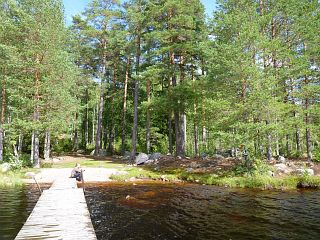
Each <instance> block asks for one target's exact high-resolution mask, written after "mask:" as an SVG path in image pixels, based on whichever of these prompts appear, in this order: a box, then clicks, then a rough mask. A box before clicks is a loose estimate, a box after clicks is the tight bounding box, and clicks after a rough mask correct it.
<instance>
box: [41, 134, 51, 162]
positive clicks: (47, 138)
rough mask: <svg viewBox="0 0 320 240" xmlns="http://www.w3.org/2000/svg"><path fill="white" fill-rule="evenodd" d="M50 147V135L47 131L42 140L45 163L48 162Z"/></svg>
mask: <svg viewBox="0 0 320 240" xmlns="http://www.w3.org/2000/svg"><path fill="white" fill-rule="evenodd" d="M50 146H51V134H50V131H49V130H47V131H46V134H45V139H44V151H43V155H44V159H45V160H46V161H49V160H50Z"/></svg>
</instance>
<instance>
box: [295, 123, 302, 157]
mask: <svg viewBox="0 0 320 240" xmlns="http://www.w3.org/2000/svg"><path fill="white" fill-rule="evenodd" d="M296 150H297V152H298V153H299V154H300V153H301V142H300V129H299V128H298V127H297V128H296Z"/></svg>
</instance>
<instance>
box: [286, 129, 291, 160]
mask: <svg viewBox="0 0 320 240" xmlns="http://www.w3.org/2000/svg"><path fill="white" fill-rule="evenodd" d="M286 150H287V156H290V155H291V145H290V136H289V134H287V135H286Z"/></svg>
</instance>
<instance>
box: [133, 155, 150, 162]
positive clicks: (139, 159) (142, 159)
mask: <svg viewBox="0 0 320 240" xmlns="http://www.w3.org/2000/svg"><path fill="white" fill-rule="evenodd" d="M148 160H149V157H148V155H147V154H145V153H139V155H138V156H137V157H136V159H135V163H136V164H137V165H141V164H144V163H145V162H146V161H148Z"/></svg>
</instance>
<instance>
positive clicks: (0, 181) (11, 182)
mask: <svg viewBox="0 0 320 240" xmlns="http://www.w3.org/2000/svg"><path fill="white" fill-rule="evenodd" d="M21 185H23V182H22V179H21V174H20V173H15V172H8V173H0V187H15V186H21Z"/></svg>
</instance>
